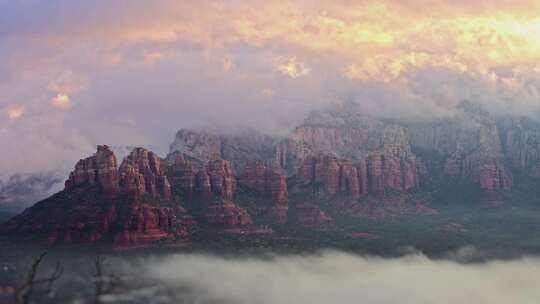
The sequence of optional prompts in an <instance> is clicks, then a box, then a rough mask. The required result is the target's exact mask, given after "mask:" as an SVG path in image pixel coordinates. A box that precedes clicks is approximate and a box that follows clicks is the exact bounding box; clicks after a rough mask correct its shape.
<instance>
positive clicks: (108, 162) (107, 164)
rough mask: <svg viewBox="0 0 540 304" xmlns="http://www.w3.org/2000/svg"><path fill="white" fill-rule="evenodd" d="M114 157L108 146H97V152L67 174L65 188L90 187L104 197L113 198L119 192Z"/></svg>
mask: <svg viewBox="0 0 540 304" xmlns="http://www.w3.org/2000/svg"><path fill="white" fill-rule="evenodd" d="M118 182H119V178H118V164H117V160H116V156H115V155H114V153H113V152H112V150H111V149H110V148H109V147H108V146H98V148H97V152H96V153H95V154H94V155H92V156H90V157H88V158H85V159H81V160H80V161H79V162H77V164H76V165H75V169H74V170H73V171H72V172H71V173H70V174H69V179H68V180H67V181H66V188H67V189H70V188H74V187H80V186H91V187H95V188H96V189H98V190H100V191H101V192H102V193H103V194H104V195H108V196H113V195H116V194H118V192H119V191H120V186H119V183H118Z"/></svg>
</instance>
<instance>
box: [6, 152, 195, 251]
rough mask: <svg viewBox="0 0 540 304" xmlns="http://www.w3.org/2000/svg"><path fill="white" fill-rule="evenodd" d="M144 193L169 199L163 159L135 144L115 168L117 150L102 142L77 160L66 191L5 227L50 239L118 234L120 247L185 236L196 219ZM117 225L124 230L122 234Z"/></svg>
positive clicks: (83, 240)
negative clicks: (153, 202)
mask: <svg viewBox="0 0 540 304" xmlns="http://www.w3.org/2000/svg"><path fill="white" fill-rule="evenodd" d="M143 195H149V196H151V197H154V198H159V200H157V201H156V203H159V202H161V201H162V200H168V199H170V195H171V193H170V186H169V184H168V180H167V177H166V176H165V174H163V168H162V165H161V163H160V159H159V158H158V157H157V156H155V154H153V153H152V152H150V151H147V150H144V149H140V148H137V149H135V150H134V151H133V152H132V153H131V154H130V155H129V156H128V157H126V158H125V159H124V161H123V162H122V165H121V166H120V168H119V169H117V167H116V157H115V155H114V153H113V152H112V151H111V150H110V149H109V147H107V146H99V147H98V151H97V152H96V153H95V154H94V155H93V156H92V157H89V158H87V159H84V160H81V161H79V162H78V163H77V165H76V166H75V170H74V171H73V172H72V173H71V174H70V177H69V179H68V180H67V181H66V188H65V189H64V191H62V192H60V193H58V194H56V195H54V196H52V197H50V198H49V199H46V200H43V201H41V202H39V203H37V204H35V205H34V206H33V207H31V208H29V209H27V210H26V211H25V212H23V213H22V214H21V215H19V216H17V217H15V218H13V219H12V220H11V221H10V222H9V223H8V224H6V225H5V226H4V227H3V228H4V229H5V230H6V231H8V232H10V231H16V232H23V233H32V234H35V235H43V236H45V237H46V238H47V240H48V242H49V243H58V242H68V243H94V242H97V241H99V240H102V239H104V238H105V237H106V236H113V235H116V236H115V237H114V238H115V240H116V241H117V242H118V244H117V245H119V246H128V245H129V246H132V245H133V246H138V245H145V244H148V243H151V242H153V241H156V240H160V239H168V240H173V239H179V238H185V237H187V232H186V231H187V230H186V229H185V227H186V225H188V226H189V225H194V223H193V221H192V220H190V219H189V217H188V216H187V215H186V214H185V211H184V212H181V210H182V209H181V208H176V209H174V210H173V209H171V208H169V207H165V206H160V205H149V204H144V203H142V201H144V200H146V199H147V198H146V197H143ZM177 215H180V217H177ZM179 218H180V220H179ZM117 227H123V228H122V230H121V231H120V232H119V231H118V228H117Z"/></svg>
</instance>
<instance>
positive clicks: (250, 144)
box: [169, 129, 276, 170]
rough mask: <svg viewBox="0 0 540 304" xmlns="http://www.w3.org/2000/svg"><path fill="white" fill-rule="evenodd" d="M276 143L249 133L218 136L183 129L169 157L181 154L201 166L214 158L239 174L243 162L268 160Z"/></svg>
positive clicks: (262, 136)
mask: <svg viewBox="0 0 540 304" xmlns="http://www.w3.org/2000/svg"><path fill="white" fill-rule="evenodd" d="M275 142H276V139H275V138H274V137H271V136H268V135H264V134H262V133H259V132H256V131H252V130H243V131H240V132H238V133H218V132H211V131H196V130H189V129H182V130H180V131H178V133H177V134H176V137H175V139H174V142H173V143H172V144H171V145H170V148H169V150H170V153H171V154H173V153H174V152H181V153H183V154H184V155H186V156H187V157H189V158H193V159H197V160H201V161H203V162H208V161H209V160H211V159H213V158H216V157H217V158H221V159H225V160H228V161H231V163H232V165H233V166H234V167H235V168H236V169H238V170H239V169H241V168H243V166H244V164H245V162H246V161H253V160H265V159H271V158H272V156H273V151H274V150H273V149H274V145H275Z"/></svg>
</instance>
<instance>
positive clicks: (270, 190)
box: [239, 161, 289, 223]
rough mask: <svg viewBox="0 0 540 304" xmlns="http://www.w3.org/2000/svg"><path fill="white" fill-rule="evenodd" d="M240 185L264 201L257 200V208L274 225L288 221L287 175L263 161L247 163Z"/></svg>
mask: <svg viewBox="0 0 540 304" xmlns="http://www.w3.org/2000/svg"><path fill="white" fill-rule="evenodd" d="M239 183H240V184H241V185H244V186H246V187H248V188H250V189H252V190H255V191H256V192H257V194H258V195H260V196H262V197H263V198H264V199H259V200H256V202H255V203H256V204H257V206H258V207H259V208H260V209H262V212H263V213H264V214H265V216H266V217H267V218H268V219H270V220H271V221H272V222H274V223H285V222H286V221H287V210H288V209H289V193H288V190H287V182H286V179H285V175H284V174H282V173H281V172H280V169H279V168H274V167H272V166H269V165H266V164H265V163H263V162H261V161H251V162H247V163H246V165H245V167H244V169H243V170H242V173H241V174H240V177H239Z"/></svg>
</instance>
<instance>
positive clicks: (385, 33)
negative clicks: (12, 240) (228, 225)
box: [0, 0, 540, 176]
mask: <svg viewBox="0 0 540 304" xmlns="http://www.w3.org/2000/svg"><path fill="white" fill-rule="evenodd" d="M539 59H540V2H539V1H534V0H512V1H510V0H492V1H488V0H484V1H468V0H467V1H466V0H453V1H449V0H432V1H427V0H401V1H398V0H386V1H385V0H382V1H373V0H371V1H368V0H337V1H336V0H332V1H330V0H320V1H307V0H306V1H291V0H277V1H259V0H253V1H236V0H230V1H207V0H199V1H172V0H160V1H144V0H96V1H82V0H50V1H41V0H12V1H0V141H1V142H2V157H1V158H0V172H1V175H3V176H9V175H11V174H13V173H17V172H20V173H29V172H38V171H58V172H61V173H62V174H64V173H66V172H68V171H69V170H70V169H71V168H72V167H73V165H74V163H75V161H76V160H78V159H80V158H82V157H84V156H86V155H88V154H91V153H92V152H93V151H94V149H95V146H96V145H97V144H109V145H115V146H151V147H153V148H154V149H155V150H156V151H157V152H158V153H160V154H164V153H166V151H167V147H168V144H170V142H172V139H173V137H174V134H175V132H176V131H177V130H178V129H179V128H186V127H187V128H204V127H228V128H238V127H248V128H254V129H258V130H261V131H263V132H266V133H270V134H285V133H286V132H287V131H288V130H289V129H290V128H292V127H293V126H294V125H295V124H296V123H298V122H299V121H301V119H302V118H303V117H304V116H305V115H306V114H307V113H308V112H309V111H311V110H313V109H317V108H320V107H323V106H327V105H331V104H336V103H340V102H343V101H349V100H352V101H355V102H357V103H358V104H360V105H361V107H362V109H364V110H365V111H366V112H367V113H370V114H373V115H376V116H382V117H391V118H404V117H406V118H409V119H436V118H438V117H444V116H447V115H451V113H452V109H453V107H454V106H455V105H456V104H457V103H459V102H460V101H462V100H465V99H467V100H472V101H475V102H478V103H481V104H483V105H485V106H486V107H488V108H489V109H490V110H491V111H493V112H496V113H515V114H519V115H528V116H531V117H536V116H538V113H539V110H540V99H539V95H540V93H539V90H540V74H539V72H540V60H539Z"/></svg>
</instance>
